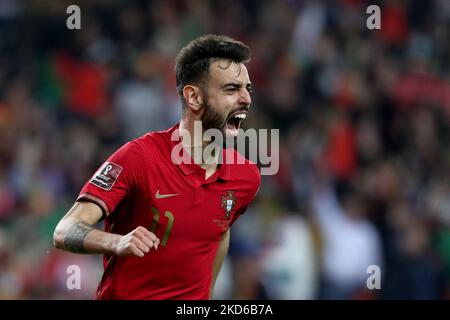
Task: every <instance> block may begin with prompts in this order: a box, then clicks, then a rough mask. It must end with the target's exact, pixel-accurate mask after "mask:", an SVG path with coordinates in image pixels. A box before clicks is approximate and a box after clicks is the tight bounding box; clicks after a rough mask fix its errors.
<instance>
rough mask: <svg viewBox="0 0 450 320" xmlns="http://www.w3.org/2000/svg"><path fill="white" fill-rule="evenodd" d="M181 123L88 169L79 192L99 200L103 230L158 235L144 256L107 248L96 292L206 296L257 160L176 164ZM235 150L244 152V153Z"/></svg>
mask: <svg viewBox="0 0 450 320" xmlns="http://www.w3.org/2000/svg"><path fill="white" fill-rule="evenodd" d="M177 129H178V125H176V126H174V127H172V128H170V129H169V130H167V131H160V132H151V133H148V134H146V135H144V136H142V137H140V138H138V139H136V140H133V141H131V142H128V143H127V144H125V145H124V146H122V147H121V148H120V149H119V150H118V151H116V152H115V153H114V154H113V155H112V156H111V157H110V158H109V159H108V160H107V161H106V162H105V163H104V164H103V165H102V166H101V167H100V168H99V169H98V171H97V172H96V173H95V174H94V175H93V176H92V177H91V179H90V180H89V181H88V182H87V183H86V184H85V185H84V187H83V189H82V190H81V192H80V195H79V197H78V199H77V201H78V200H87V201H92V202H94V203H96V204H97V205H99V206H100V207H101V208H102V210H103V212H104V214H105V216H106V218H105V231H107V232H112V233H117V234H122V235H125V234H127V233H129V232H131V231H132V230H134V229H135V228H137V227H138V226H143V227H146V228H148V229H149V230H150V231H152V232H153V233H155V234H156V236H157V237H158V238H159V239H160V241H161V243H160V245H159V247H158V250H157V251H155V250H150V251H149V252H148V253H146V254H145V256H144V257H142V258H140V257H135V256H128V257H118V256H107V255H105V256H104V259H103V265H104V268H105V270H104V274H103V277H102V279H101V282H100V284H99V287H98V290H97V298H98V299H208V298H209V292H210V287H211V282H212V281H211V280H212V270H213V262H214V258H215V256H216V252H217V249H218V246H219V243H220V239H221V236H222V234H223V232H225V231H226V230H227V229H228V227H229V226H231V225H232V224H233V223H234V221H235V220H236V219H237V218H238V216H239V215H241V214H242V213H243V212H244V211H245V209H246V208H247V206H248V205H249V204H250V202H251V201H252V200H253V199H254V197H255V195H256V193H257V191H258V189H259V185H260V182H261V177H260V174H259V171H258V168H257V166H256V165H255V164H253V163H251V162H250V161H249V160H247V159H245V164H225V163H224V164H221V165H220V166H219V167H218V169H217V170H216V172H215V173H214V174H213V175H212V176H210V177H209V178H208V179H206V180H205V170H204V169H202V168H201V167H200V166H199V165H197V164H194V163H192V164H186V163H181V164H175V163H174V162H173V161H172V159H171V152H172V149H173V147H175V145H177V144H178V143H179V141H171V136H172V133H173V132H174V130H177ZM227 152H233V153H234V155H235V156H237V157H240V158H241V159H242V157H243V156H242V155H240V154H239V153H238V152H236V151H235V150H234V149H226V150H224V156H225V155H226V153H227Z"/></svg>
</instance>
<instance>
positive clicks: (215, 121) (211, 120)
mask: <svg viewBox="0 0 450 320" xmlns="http://www.w3.org/2000/svg"><path fill="white" fill-rule="evenodd" d="M204 108H205V111H204V112H203V115H202V119H201V120H202V125H203V130H205V131H206V130H208V129H218V130H220V132H222V134H225V125H226V119H227V118H226V117H224V116H223V115H222V114H220V113H219V112H217V111H216V110H214V108H213V107H212V106H211V105H210V104H209V103H208V101H207V100H206V101H205V106H204Z"/></svg>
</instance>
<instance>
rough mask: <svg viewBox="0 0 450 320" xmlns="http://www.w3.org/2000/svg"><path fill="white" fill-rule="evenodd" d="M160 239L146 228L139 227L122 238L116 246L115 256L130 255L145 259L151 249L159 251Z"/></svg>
mask: <svg viewBox="0 0 450 320" xmlns="http://www.w3.org/2000/svg"><path fill="white" fill-rule="evenodd" d="M159 242H160V241H159V239H158V238H157V237H156V235H155V234H154V233H153V232H150V231H148V230H147V229H146V228H144V227H137V228H136V229H134V230H133V231H131V232H130V233H128V234H126V235H124V236H122V237H121V238H120V239H119V240H118V241H117V243H116V244H115V250H114V252H115V254H116V255H117V256H120V257H126V256H130V255H134V256H138V257H143V256H144V255H145V254H146V253H147V252H149V251H150V249H151V248H155V250H158V245H159Z"/></svg>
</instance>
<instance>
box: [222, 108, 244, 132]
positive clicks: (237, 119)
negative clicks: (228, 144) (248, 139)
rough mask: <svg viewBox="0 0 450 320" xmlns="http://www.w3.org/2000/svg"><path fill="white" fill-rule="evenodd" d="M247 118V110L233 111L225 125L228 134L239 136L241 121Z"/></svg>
mask: <svg viewBox="0 0 450 320" xmlns="http://www.w3.org/2000/svg"><path fill="white" fill-rule="evenodd" d="M245 118H247V112H245V111H237V112H235V113H233V114H232V115H231V116H230V117H229V118H228V120H227V123H226V125H225V129H226V131H227V133H228V134H230V135H233V136H237V134H238V133H239V128H240V127H241V123H242V122H243V121H244V120H245Z"/></svg>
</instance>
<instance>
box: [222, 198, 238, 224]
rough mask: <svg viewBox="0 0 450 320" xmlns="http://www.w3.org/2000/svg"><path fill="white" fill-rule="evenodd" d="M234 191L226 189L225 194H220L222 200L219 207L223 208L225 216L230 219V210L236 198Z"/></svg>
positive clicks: (233, 206) (234, 204) (234, 205)
mask: <svg viewBox="0 0 450 320" xmlns="http://www.w3.org/2000/svg"><path fill="white" fill-rule="evenodd" d="M233 194H234V191H227V194H226V195H223V196H222V202H221V205H220V207H221V208H222V209H224V210H225V218H226V219H230V217H231V212H232V211H233V209H234V208H235V207H236V200H237V198H236V197H235V196H233Z"/></svg>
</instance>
